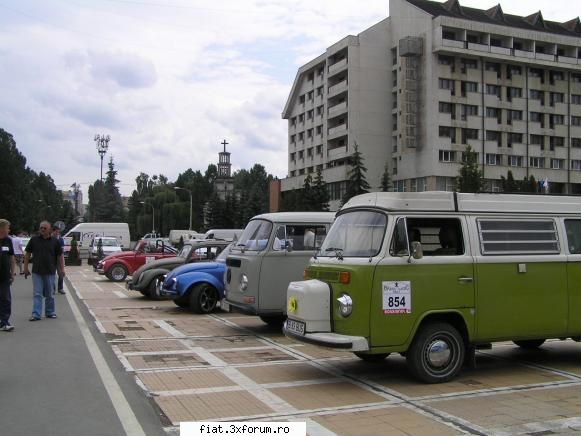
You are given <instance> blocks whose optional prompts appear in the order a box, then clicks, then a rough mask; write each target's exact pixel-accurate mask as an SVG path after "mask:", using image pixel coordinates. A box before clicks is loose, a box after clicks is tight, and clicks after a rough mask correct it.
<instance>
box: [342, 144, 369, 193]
mask: <svg viewBox="0 0 581 436" xmlns="http://www.w3.org/2000/svg"><path fill="white" fill-rule="evenodd" d="M353 148H354V150H355V151H354V152H353V154H352V155H351V157H350V159H349V163H350V165H351V170H350V171H349V174H348V177H349V178H348V179H347V190H346V192H345V195H344V197H343V204H345V203H347V201H349V199H350V198H352V197H355V196H356V195H361V194H366V193H368V192H369V189H370V188H371V186H370V185H369V183H368V182H367V178H366V177H365V173H366V172H367V168H366V167H365V165H364V159H363V155H362V154H361V152H360V151H359V146H358V145H357V143H355V145H354V147H353Z"/></svg>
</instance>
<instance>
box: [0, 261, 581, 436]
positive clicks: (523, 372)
mask: <svg viewBox="0 0 581 436" xmlns="http://www.w3.org/2000/svg"><path fill="white" fill-rule="evenodd" d="M69 277H70V279H71V280H72V282H73V284H74V287H75V289H76V292H77V294H78V296H79V298H81V299H82V301H83V302H84V304H85V305H86V306H87V308H88V309H89V311H90V313H91V314H92V315H93V316H94V318H95V324H96V326H97V328H98V329H99V331H100V332H101V333H102V334H103V336H104V337H105V338H106V340H107V341H108V343H109V345H110V347H111V348H112V349H113V351H114V352H115V354H116V355H117V357H118V359H119V361H120V362H121V363H122V364H123V366H124V368H125V370H126V371H127V373H128V374H130V375H131V376H132V377H133V378H134V380H135V382H136V383H137V385H139V386H140V387H141V389H143V391H144V392H145V393H146V394H147V395H148V396H149V397H151V398H152V399H153V400H154V401H155V403H156V405H157V406H158V407H159V409H160V410H161V412H162V414H163V417H162V422H163V424H164V425H166V431H168V432H170V433H172V432H174V431H175V427H174V426H176V425H178V423H179V422H180V421H194V420H255V421H260V420H261V421H267V420H273V421H285V420H287V421H288V420H301V421H304V420H306V421H307V428H308V433H309V434H311V435H329V434H333V433H336V434H341V435H343V434H344V435H350V434H354V435H355V434H356V435H366V434H368V435H377V434H390V435H425V434H430V435H439V434H442V435H447V434H487V435H488V434H554V433H565V434H568V433H573V432H575V431H576V430H579V431H581V344H577V343H575V342H572V341H564V342H560V341H553V342H550V343H547V344H546V345H545V346H543V348H542V349H541V350H538V351H534V352H525V351H522V350H520V349H518V348H517V347H515V346H513V345H512V344H508V343H507V344H499V345H496V346H495V347H494V348H493V349H492V350H489V351H484V352H479V353H478V354H477V368H476V369H465V370H464V371H463V372H462V374H461V376H460V377H459V378H458V379H457V380H455V381H453V382H451V383H447V384H442V385H425V384H420V383H418V382H416V381H415V380H413V379H412V378H411V377H410V376H409V375H408V372H407V369H406V367H405V360H404V359H403V358H401V357H400V356H391V357H389V358H388V359H387V360H385V361H384V362H381V363H376V364H370V363H365V362H362V361H360V360H359V359H357V358H355V357H353V356H352V355H351V354H345V353H339V352H333V351H329V350H325V349H321V348H317V347H314V346H310V345H305V344H299V343H296V342H293V341H291V340H289V339H287V338H285V337H284V336H282V334H281V333H280V332H278V331H274V330H270V329H269V328H268V327H267V326H266V325H265V324H263V323H262V322H261V321H260V320H259V319H258V318H256V317H248V316H244V315H239V314H228V313H223V312H216V313H215V314H212V315H208V316H200V315H192V314H189V313H188V312H186V311H184V310H183V309H180V308H178V307H176V306H175V305H174V304H173V303H172V302H168V301H164V302H153V301H149V300H147V299H145V298H143V297H141V295H140V294H138V293H135V292H130V291H126V290H125V289H124V287H123V286H122V285H121V284H115V283H110V282H108V281H107V280H106V279H104V278H102V277H98V276H97V275H96V274H94V273H93V272H92V271H91V270H90V269H88V268H87V267H80V268H76V269H73V268H69ZM43 322H44V321H43ZM46 322H47V323H48V321H46ZM2 396H3V395H2ZM0 410H1V405H0Z"/></svg>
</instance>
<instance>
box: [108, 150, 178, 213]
mask: <svg viewBox="0 0 581 436" xmlns="http://www.w3.org/2000/svg"><path fill="white" fill-rule="evenodd" d="M108 166H109V169H108V171H107V178H106V179H105V198H104V201H105V207H106V208H107V212H106V218H105V221H109V222H121V221H123V218H124V212H123V201H122V200H121V194H120V193H119V188H118V187H117V185H118V184H119V180H117V170H115V164H114V163H113V156H111V159H109V164H108ZM166 180H167V179H166Z"/></svg>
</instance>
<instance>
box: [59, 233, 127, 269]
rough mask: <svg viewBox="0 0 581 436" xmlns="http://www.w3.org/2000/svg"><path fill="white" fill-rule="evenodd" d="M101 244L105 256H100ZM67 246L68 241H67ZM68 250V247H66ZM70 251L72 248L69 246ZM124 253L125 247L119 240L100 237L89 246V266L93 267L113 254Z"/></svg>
mask: <svg viewBox="0 0 581 436" xmlns="http://www.w3.org/2000/svg"><path fill="white" fill-rule="evenodd" d="M99 242H101V248H102V249H103V256H102V257H101V256H99ZM65 244H66V241H65ZM65 248H66V245H65ZM69 249H70V246H69ZM120 251H123V247H122V246H121V244H120V243H119V241H118V240H117V238H110V237H105V236H103V237H98V238H94V239H93V240H92V241H91V244H90V245H89V260H88V263H89V265H93V264H94V263H96V262H98V261H100V260H101V259H103V258H105V257H107V256H109V255H110V254H113V253H119V252H120Z"/></svg>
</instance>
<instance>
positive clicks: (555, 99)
mask: <svg viewBox="0 0 581 436" xmlns="http://www.w3.org/2000/svg"><path fill="white" fill-rule="evenodd" d="M564 101H565V94H563V93H562V92H551V106H552V105H554V104H555V103H563V102H564Z"/></svg>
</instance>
